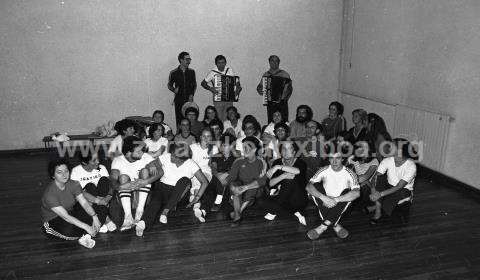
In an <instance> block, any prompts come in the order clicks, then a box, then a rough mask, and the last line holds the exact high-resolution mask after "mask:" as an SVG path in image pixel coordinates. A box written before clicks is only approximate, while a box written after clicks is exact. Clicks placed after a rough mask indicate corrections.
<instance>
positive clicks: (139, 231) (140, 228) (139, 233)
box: [135, 220, 145, 237]
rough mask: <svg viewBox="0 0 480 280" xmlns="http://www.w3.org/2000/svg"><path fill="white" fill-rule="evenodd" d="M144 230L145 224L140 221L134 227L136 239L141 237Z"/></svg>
mask: <svg viewBox="0 0 480 280" xmlns="http://www.w3.org/2000/svg"><path fill="white" fill-rule="evenodd" d="M144 230H145V222H144V221H143V220H140V221H139V222H138V223H137V224H136V226H135V233H136V234H137V236H138V237H141V236H143V231H144Z"/></svg>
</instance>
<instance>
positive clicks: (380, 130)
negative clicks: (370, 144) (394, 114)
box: [368, 113, 392, 141]
mask: <svg viewBox="0 0 480 280" xmlns="http://www.w3.org/2000/svg"><path fill="white" fill-rule="evenodd" d="M368 122H369V123H371V127H370V135H371V137H372V140H373V141H375V140H376V139H377V136H378V135H379V134H380V135H382V136H383V137H384V138H385V140H387V141H392V137H391V136H390V133H388V131H387V126H386V125H385V121H384V120H383V119H382V117H380V116H379V115H377V114H375V113H369V114H368Z"/></svg>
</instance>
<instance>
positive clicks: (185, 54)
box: [178, 52, 189, 62]
mask: <svg viewBox="0 0 480 280" xmlns="http://www.w3.org/2000/svg"><path fill="white" fill-rule="evenodd" d="M187 55H189V53H188V52H181V53H180V54H179V55H178V62H180V59H184V58H185V56H187Z"/></svg>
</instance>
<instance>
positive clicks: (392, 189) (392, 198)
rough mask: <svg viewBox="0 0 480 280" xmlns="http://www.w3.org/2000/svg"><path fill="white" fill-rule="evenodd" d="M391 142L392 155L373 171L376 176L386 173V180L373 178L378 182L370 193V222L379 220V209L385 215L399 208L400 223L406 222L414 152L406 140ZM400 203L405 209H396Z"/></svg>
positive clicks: (413, 170) (414, 170)
mask: <svg viewBox="0 0 480 280" xmlns="http://www.w3.org/2000/svg"><path fill="white" fill-rule="evenodd" d="M393 144H394V146H393V147H391V148H392V149H391V150H392V152H393V153H394V155H393V156H391V157H387V158H385V159H383V160H382V162H380V165H379V166H378V169H377V173H376V176H377V178H378V177H379V176H381V175H383V174H385V173H386V175H387V182H385V183H380V182H379V180H376V181H377V184H376V186H375V187H374V188H373V189H372V193H371V194H370V200H371V201H373V202H375V214H374V216H373V218H372V219H371V220H370V222H371V223H372V224H376V223H378V221H379V219H380V218H381V216H382V210H383V212H384V213H385V214H387V215H388V216H392V214H393V213H394V211H395V210H399V211H400V212H401V213H399V214H400V217H399V218H401V219H402V221H401V222H408V218H409V216H408V214H409V213H408V209H409V205H410V204H411V201H412V199H413V185H414V184H415V177H416V175H417V166H416V165H415V162H414V161H413V159H414V158H415V157H416V152H415V150H414V149H413V147H412V145H411V144H410V142H408V141H407V140H406V139H401V138H396V139H393ZM403 205H405V206H406V211H401V208H399V207H400V206H403ZM395 218H396V217H395Z"/></svg>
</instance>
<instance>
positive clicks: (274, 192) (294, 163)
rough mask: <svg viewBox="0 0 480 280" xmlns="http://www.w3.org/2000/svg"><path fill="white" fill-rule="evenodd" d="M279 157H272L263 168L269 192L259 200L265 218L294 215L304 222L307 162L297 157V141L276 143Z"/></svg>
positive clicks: (272, 218) (301, 222)
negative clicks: (279, 153)
mask: <svg viewBox="0 0 480 280" xmlns="http://www.w3.org/2000/svg"><path fill="white" fill-rule="evenodd" d="M279 150H280V151H281V158H279V159H277V160H275V161H274V162H273V164H272V168H270V169H269V170H268V171H267V177H268V178H269V179H270V181H269V187H270V192H269V193H268V194H266V195H265V199H263V200H262V202H263V203H262V204H263V207H264V208H265V210H266V212H267V214H266V215H265V219H267V220H270V221H272V220H274V219H275V218H276V217H277V215H282V214H283V215H286V216H293V215H294V216H295V217H297V219H298V221H299V222H300V224H302V225H304V226H305V225H307V223H306V221H305V216H304V215H303V214H302V211H303V209H305V207H306V206H307V204H308V198H307V192H306V190H305V185H306V184H307V181H306V179H305V172H306V169H307V165H306V164H305V162H304V161H303V160H302V159H301V158H298V157H297V152H298V150H299V148H298V146H297V144H295V143H294V142H291V141H284V142H281V143H280V144H279Z"/></svg>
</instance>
